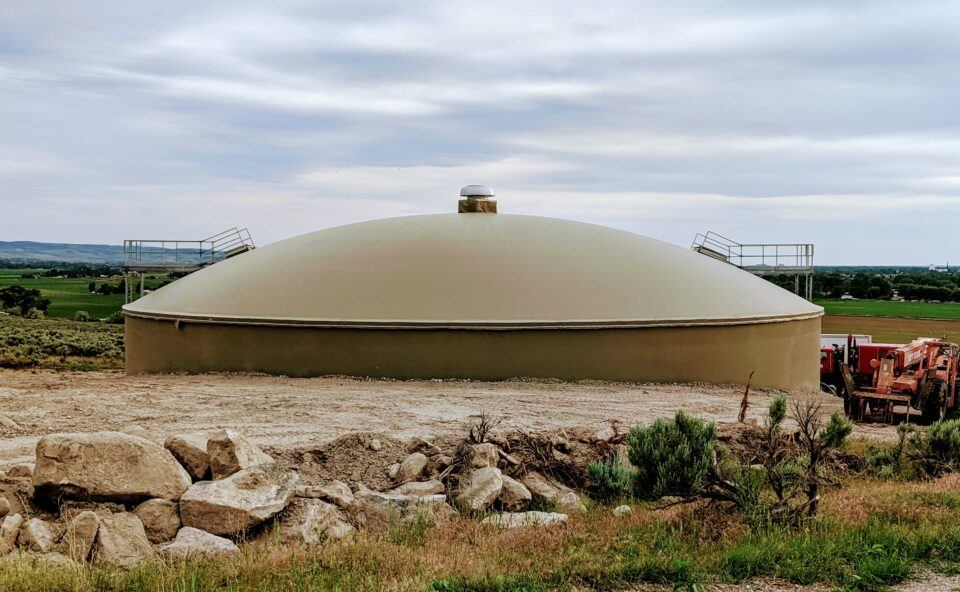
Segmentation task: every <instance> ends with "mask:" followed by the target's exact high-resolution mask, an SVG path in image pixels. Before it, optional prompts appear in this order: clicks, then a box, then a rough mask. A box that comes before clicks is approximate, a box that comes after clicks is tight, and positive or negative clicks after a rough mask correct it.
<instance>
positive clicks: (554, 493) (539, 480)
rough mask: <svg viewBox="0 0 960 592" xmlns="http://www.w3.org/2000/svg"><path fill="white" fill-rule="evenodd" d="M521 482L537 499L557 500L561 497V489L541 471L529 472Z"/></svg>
mask: <svg viewBox="0 0 960 592" xmlns="http://www.w3.org/2000/svg"><path fill="white" fill-rule="evenodd" d="M520 482H521V483H523V485H524V487H526V488H527V489H528V490H529V491H530V493H531V495H533V499H535V500H538V501H546V502H555V501H557V498H558V497H560V489H559V488H558V487H557V486H556V485H554V484H553V483H552V482H551V481H550V480H549V479H547V478H546V477H544V476H543V475H541V474H540V473H537V472H531V473H527V474H526V475H525V476H524V477H523V479H521V480H520Z"/></svg>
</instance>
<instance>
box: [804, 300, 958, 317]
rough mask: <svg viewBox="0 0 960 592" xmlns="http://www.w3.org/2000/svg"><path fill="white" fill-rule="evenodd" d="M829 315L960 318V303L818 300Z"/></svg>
mask: <svg viewBox="0 0 960 592" xmlns="http://www.w3.org/2000/svg"><path fill="white" fill-rule="evenodd" d="M816 304H819V305H820V306H822V307H823V308H824V310H825V311H826V313H827V314H828V315H854V316H860V317H904V318H914V319H919V318H922V319H960V303H955V302H944V303H937V302H890V301H887V300H817V301H816Z"/></svg>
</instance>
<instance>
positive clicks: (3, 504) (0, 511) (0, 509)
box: [0, 496, 12, 518]
mask: <svg viewBox="0 0 960 592" xmlns="http://www.w3.org/2000/svg"><path fill="white" fill-rule="evenodd" d="M11 509H12V508H11V507H10V500H8V499H7V498H5V497H2V496H0V518H2V517H4V516H6V515H7V514H9V513H10V510H11Z"/></svg>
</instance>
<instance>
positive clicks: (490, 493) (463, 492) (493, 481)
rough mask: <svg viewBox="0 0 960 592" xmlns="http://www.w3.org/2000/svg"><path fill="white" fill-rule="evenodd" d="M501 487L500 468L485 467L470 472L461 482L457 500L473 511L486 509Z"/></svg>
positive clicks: (498, 493)
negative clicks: (468, 476)
mask: <svg viewBox="0 0 960 592" xmlns="http://www.w3.org/2000/svg"><path fill="white" fill-rule="evenodd" d="M502 489H503V474H502V473H501V472H500V469H498V468H495V467H486V468H483V469H477V470H476V471H474V472H473V473H471V474H470V478H469V479H467V481H466V483H464V484H461V486H460V494H459V495H458V496H457V502H458V503H459V504H461V506H463V507H465V508H469V509H470V510H473V511H475V512H478V511H483V510H486V509H487V507H489V506H490V504H492V503H493V500H495V499H497V496H499V495H500V491H501V490H502Z"/></svg>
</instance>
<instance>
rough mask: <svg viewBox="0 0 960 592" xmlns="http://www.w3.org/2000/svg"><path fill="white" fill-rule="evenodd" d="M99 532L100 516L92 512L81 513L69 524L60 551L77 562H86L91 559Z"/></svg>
mask: <svg viewBox="0 0 960 592" xmlns="http://www.w3.org/2000/svg"><path fill="white" fill-rule="evenodd" d="M99 530H100V516H97V514H96V513H95V512H91V511H90V510H86V511H84V512H80V513H79V514H77V515H76V516H75V517H74V518H73V520H71V521H70V523H69V524H67V529H66V531H65V532H64V534H63V540H62V541H61V542H60V551H61V552H62V553H63V554H64V555H66V556H67V557H70V558H71V559H73V560H75V561H86V560H87V559H89V558H90V551H92V550H93V543H94V541H96V540H97V531H99Z"/></svg>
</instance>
